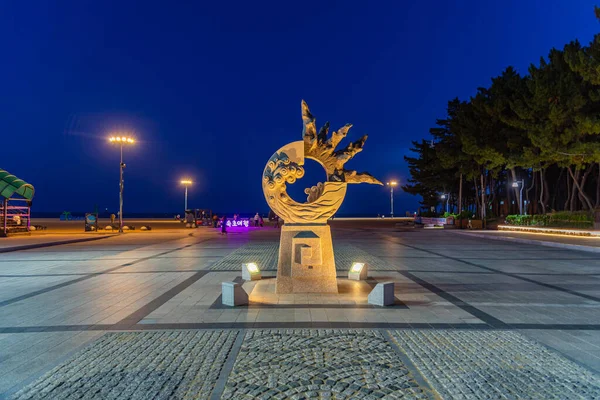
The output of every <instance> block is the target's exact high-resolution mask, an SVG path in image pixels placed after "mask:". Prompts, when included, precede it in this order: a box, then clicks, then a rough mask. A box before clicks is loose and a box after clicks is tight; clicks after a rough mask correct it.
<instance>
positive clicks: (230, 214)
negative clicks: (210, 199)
mask: <svg viewBox="0 0 600 400" xmlns="http://www.w3.org/2000/svg"><path fill="white" fill-rule="evenodd" d="M215 213H216V214H217V215H219V216H221V215H227V216H228V217H233V214H239V216H240V218H251V217H253V216H254V214H255V213H243V212H241V213H237V212H236V213H234V212H226V213H223V212H215ZM62 214H63V211H60V212H58V211H57V212H46V211H32V212H31V217H32V218H56V219H59V218H60V216H61V215H62ZM85 214H86V213H85V212H75V211H71V212H70V215H71V217H84V216H85ZM98 214H99V215H98V216H99V217H100V218H110V214H111V213H110V212H106V211H104V212H102V211H99V212H98ZM177 214H179V215H181V216H182V217H183V212H181V211H179V212H154V213H135V212H131V213H128V212H124V213H123V215H124V216H125V218H126V219H127V218H129V219H144V218H152V219H154V218H174V217H175V216H176V215H177ZM262 215H263V217H267V216H268V213H262ZM335 217H336V218H372V217H377V214H343V213H342V214H336V215H335Z"/></svg>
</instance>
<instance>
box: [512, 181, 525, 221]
mask: <svg viewBox="0 0 600 400" xmlns="http://www.w3.org/2000/svg"><path fill="white" fill-rule="evenodd" d="M519 186H520V187H521V190H520V191H519V215H522V214H523V187H524V186H525V182H524V181H523V179H521V180H520V181H516V182H513V184H512V187H514V188H518V187H519ZM525 215H527V211H525Z"/></svg>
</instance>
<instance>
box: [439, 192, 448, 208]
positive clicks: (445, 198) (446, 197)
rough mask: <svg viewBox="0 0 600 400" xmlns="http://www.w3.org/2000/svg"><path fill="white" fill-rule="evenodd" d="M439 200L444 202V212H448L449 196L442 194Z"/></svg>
mask: <svg viewBox="0 0 600 400" xmlns="http://www.w3.org/2000/svg"><path fill="white" fill-rule="evenodd" d="M441 199H442V200H446V212H449V210H448V202H449V201H450V194H446V193H442V196H441Z"/></svg>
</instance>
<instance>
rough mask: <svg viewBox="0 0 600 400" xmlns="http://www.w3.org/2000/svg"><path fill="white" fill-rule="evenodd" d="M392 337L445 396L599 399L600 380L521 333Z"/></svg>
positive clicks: (405, 334)
mask: <svg viewBox="0 0 600 400" xmlns="http://www.w3.org/2000/svg"><path fill="white" fill-rule="evenodd" d="M391 334H392V336H393V338H394V339H395V340H396V341H397V344H398V346H399V347H400V348H401V349H402V351H404V352H405V353H406V354H407V355H408V356H409V357H410V359H411V360H412V362H413V363H414V364H415V366H416V367H417V368H418V369H419V370H420V371H421V372H422V373H423V375H424V376H425V378H426V379H427V380H428V381H429V382H430V383H431V384H432V386H433V388H434V389H435V390H436V391H437V392H438V393H439V394H440V395H441V397H442V398H468V399H485V398H494V399H515V398H517V399H554V398H557V399H575V398H577V399H597V398H600V376H598V375H596V374H594V373H593V372H591V371H589V370H587V369H585V368H583V367H581V366H579V365H577V364H575V363H574V362H572V361H570V360H568V359H567V358H565V357H563V356H561V355H560V354H559V353H557V352H555V351H552V350H550V349H548V348H547V347H545V346H542V345H541V344H539V343H537V342H535V341H533V340H530V339H528V338H526V337H525V336H523V335H521V334H519V333H517V332H509V331H484V332H483V331H450V330H436V331H417V330H398V331H391Z"/></svg>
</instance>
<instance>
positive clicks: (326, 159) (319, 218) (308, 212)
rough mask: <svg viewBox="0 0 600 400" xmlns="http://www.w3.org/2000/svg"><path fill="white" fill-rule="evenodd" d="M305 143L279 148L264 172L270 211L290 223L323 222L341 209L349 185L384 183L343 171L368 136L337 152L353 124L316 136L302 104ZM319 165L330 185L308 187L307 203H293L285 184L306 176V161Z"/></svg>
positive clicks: (357, 173)
mask: <svg viewBox="0 0 600 400" xmlns="http://www.w3.org/2000/svg"><path fill="white" fill-rule="evenodd" d="M302 122H303V130H302V135H303V139H304V140H303V141H298V142H292V143H290V144H288V145H286V146H283V147H282V148H281V149H279V150H278V151H277V152H275V154H273V156H272V157H271V158H270V159H269V162H268V163H267V165H266V167H265V170H264V172H263V192H264V194H265V198H266V200H267V202H268V203H269V206H270V207H271V209H272V210H273V211H274V212H275V213H276V214H277V215H279V216H280V217H282V218H283V219H284V220H285V221H286V222H288V223H324V222H326V221H327V219H329V218H331V217H332V216H333V215H334V214H335V212H336V211H337V210H338V209H339V207H340V206H341V204H342V202H343V200H344V196H345V195H346V186H347V184H349V183H371V184H378V185H381V184H382V183H381V182H380V181H379V180H377V179H375V178H374V177H373V176H371V175H370V174H369V173H366V172H360V173H359V172H356V171H351V170H347V169H345V168H344V164H346V162H348V161H349V160H351V159H352V158H353V157H354V156H355V155H356V154H358V153H359V152H361V151H362V149H363V146H364V144H365V142H366V140H367V135H365V136H363V137H362V138H360V139H359V140H357V141H355V142H351V143H349V144H348V145H347V146H346V147H345V148H343V149H340V150H337V149H336V147H337V146H338V144H339V143H340V142H341V141H342V140H343V139H344V138H345V137H346V135H347V134H348V130H349V129H350V128H351V127H352V125H350V124H347V125H345V126H343V127H342V128H340V129H338V130H337V131H335V132H333V133H332V134H331V136H329V123H328V122H327V123H325V125H324V126H323V127H322V128H321V129H320V130H319V132H318V133H317V128H316V123H315V118H314V117H313V115H312V114H311V113H310V110H309V108H308V105H307V104H306V102H305V101H304V100H303V101H302ZM305 158H309V159H312V160H315V161H317V162H318V163H320V164H321V165H322V166H323V168H324V169H325V172H326V174H327V182H325V183H321V182H319V183H318V184H317V185H315V186H312V187H311V188H307V189H306V190H305V191H304V192H305V193H306V194H307V195H308V198H307V202H306V203H298V202H296V201H294V200H293V199H292V198H291V197H290V196H289V195H288V194H287V192H286V184H287V183H289V184H293V183H294V182H296V180H297V179H300V178H302V177H303V176H304V167H303V165H304V159H305Z"/></svg>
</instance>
